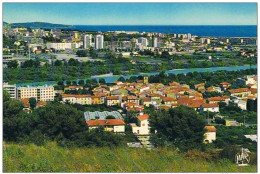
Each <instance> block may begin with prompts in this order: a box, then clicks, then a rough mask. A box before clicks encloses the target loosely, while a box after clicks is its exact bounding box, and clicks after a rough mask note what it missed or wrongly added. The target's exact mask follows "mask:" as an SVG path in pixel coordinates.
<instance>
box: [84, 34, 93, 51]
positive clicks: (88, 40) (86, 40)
mask: <svg viewBox="0 0 260 174" xmlns="http://www.w3.org/2000/svg"><path fill="white" fill-rule="evenodd" d="M91 45H92V35H91V34H86V35H84V36H83V48H84V49H87V48H90V47H91Z"/></svg>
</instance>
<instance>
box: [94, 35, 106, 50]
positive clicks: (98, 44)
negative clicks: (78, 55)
mask: <svg viewBox="0 0 260 174" xmlns="http://www.w3.org/2000/svg"><path fill="white" fill-rule="evenodd" d="M103 48H104V36H103V35H101V34H98V35H96V37H95V49H103Z"/></svg>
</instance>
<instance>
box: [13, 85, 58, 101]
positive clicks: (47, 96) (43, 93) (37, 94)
mask: <svg viewBox="0 0 260 174" xmlns="http://www.w3.org/2000/svg"><path fill="white" fill-rule="evenodd" d="M17 98H18V99H25V98H35V99H36V100H37V101H53V100H54V87H53V86H51V85H50V86H48V85H44V86H37V87H35V86H27V87H18V88H17Z"/></svg>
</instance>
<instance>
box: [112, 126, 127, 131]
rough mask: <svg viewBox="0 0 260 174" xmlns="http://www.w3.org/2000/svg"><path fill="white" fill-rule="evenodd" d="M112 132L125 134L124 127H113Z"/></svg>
mask: <svg viewBox="0 0 260 174" xmlns="http://www.w3.org/2000/svg"><path fill="white" fill-rule="evenodd" d="M114 132H125V125H116V126H114Z"/></svg>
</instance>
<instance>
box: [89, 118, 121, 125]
mask: <svg viewBox="0 0 260 174" xmlns="http://www.w3.org/2000/svg"><path fill="white" fill-rule="evenodd" d="M86 123H87V124H88V126H115V125H125V122H124V121H123V120H122V119H107V120H88V121H86Z"/></svg>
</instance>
